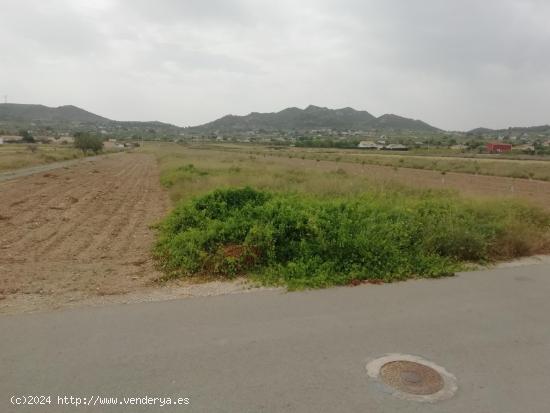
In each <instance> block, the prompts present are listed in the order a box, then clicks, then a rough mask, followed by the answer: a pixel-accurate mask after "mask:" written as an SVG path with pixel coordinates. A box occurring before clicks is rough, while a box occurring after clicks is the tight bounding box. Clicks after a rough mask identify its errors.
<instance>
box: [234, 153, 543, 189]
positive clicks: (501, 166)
mask: <svg viewBox="0 0 550 413" xmlns="http://www.w3.org/2000/svg"><path fill="white" fill-rule="evenodd" d="M224 147H225V150H234V151H238V152H243V151H246V152H248V153H250V154H254V155H262V154H269V155H271V156H277V157H286V158H298V159H314V160H317V159H318V160H326V161H337V162H347V163H359V164H367V165H383V166H391V167H398V168H411V169H425V170H434V171H440V172H460V173H467V174H473V175H488V176H504V177H511V178H519V179H535V180H541V181H550V157H547V159H546V160H521V159H506V158H498V159H496V158H487V157H474V156H471V157H459V156H430V155H415V154H414V153H395V152H372V151H366V150H353V149H351V150H349V149H318V148H286V147H283V148H278V149H275V148H273V147H266V146H248V147H244V146H240V147H239V146H238V145H227V146H226V145H224Z"/></svg>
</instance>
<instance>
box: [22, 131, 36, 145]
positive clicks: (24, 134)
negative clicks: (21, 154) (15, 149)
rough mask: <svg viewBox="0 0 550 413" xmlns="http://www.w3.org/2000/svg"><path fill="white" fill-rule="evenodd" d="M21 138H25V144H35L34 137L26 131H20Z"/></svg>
mask: <svg viewBox="0 0 550 413" xmlns="http://www.w3.org/2000/svg"><path fill="white" fill-rule="evenodd" d="M19 136H21V137H22V138H23V142H25V143H34V137H33V136H32V134H31V133H30V132H29V131H28V130H26V129H21V130H20V131H19Z"/></svg>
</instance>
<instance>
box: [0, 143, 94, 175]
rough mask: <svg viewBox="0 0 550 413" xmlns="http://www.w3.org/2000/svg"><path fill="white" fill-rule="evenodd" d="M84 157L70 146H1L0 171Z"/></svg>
mask: <svg viewBox="0 0 550 413" xmlns="http://www.w3.org/2000/svg"><path fill="white" fill-rule="evenodd" d="M82 156H83V155H82V152H81V151H79V150H77V149H75V148H73V147H72V146H68V145H67V146H61V145H25V144H11V145H0V171H8V170H13V169H19V168H25V167H28V166H35V165H42V164H45V163H50V162H57V161H64V160H68V159H76V158H80V157H82Z"/></svg>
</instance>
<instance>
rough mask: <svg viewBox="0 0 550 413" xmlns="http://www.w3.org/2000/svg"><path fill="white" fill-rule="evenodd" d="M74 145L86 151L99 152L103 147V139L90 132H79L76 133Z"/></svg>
mask: <svg viewBox="0 0 550 413" xmlns="http://www.w3.org/2000/svg"><path fill="white" fill-rule="evenodd" d="M74 146H75V148H77V149H80V150H81V151H82V152H84V153H86V152H88V151H92V152H93V153H98V152H101V150H102V149H103V141H102V140H101V138H99V137H97V136H92V135H90V134H89V133H86V132H77V133H75V135H74Z"/></svg>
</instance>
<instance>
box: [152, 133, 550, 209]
mask: <svg viewBox="0 0 550 413" xmlns="http://www.w3.org/2000/svg"><path fill="white" fill-rule="evenodd" d="M147 150H149V151H152V152H154V153H156V154H157V156H158V157H159V160H160V166H161V171H162V179H163V182H164V185H165V186H166V187H167V188H168V190H169V192H170V196H171V198H172V200H174V201H177V200H180V199H182V198H184V199H185V198H187V197H189V196H190V195H195V194H202V193H204V192H206V191H208V190H211V189H215V188H219V187H230V186H239V185H241V186H242V185H252V186H254V187H257V188H260V189H269V190H282V191H287V190H288V191H299V192H311V193H317V194H327V195H346V194H357V193H362V192H365V191H368V190H372V189H373V188H377V189H381V190H383V189H384V188H387V187H395V186H396V185H397V186H403V187H404V188H422V189H437V190H450V191H456V192H458V193H460V194H463V195H467V196H473V197H476V198H477V197H479V198H490V199H494V198H503V199H512V200H521V201H527V202H531V203H533V204H536V205H538V206H541V207H543V208H550V182H546V181H538V180H535V179H533V180H530V179H517V178H511V177H503V176H486V175H473V174H466V173H457V172H445V173H442V172H440V171H434V170H428V169H411V168H404V167H399V166H395V167H389V166H381V165H372V164H368V163H365V164H361V163H358V162H343V161H341V160H340V161H336V160H323V158H321V159H320V160H317V159H310V157H309V156H303V157H302V156H298V154H297V153H293V154H292V157H288V156H287V154H283V153H279V152H278V151H271V152H259V153H254V154H251V153H249V152H250V146H241V147H239V146H236V145H235V146H232V147H231V148H229V150H226V149H220V148H219V147H217V146H215V145H212V146H209V147H199V148H194V147H184V146H181V145H179V146H178V145H173V144H165V145H154V146H149V147H148V148H147ZM331 156H334V155H331ZM388 157H390V156H388ZM491 162H497V163H498V162H504V161H491ZM512 162H514V161H512ZM522 162H526V161H522ZM535 163H536V162H535ZM539 163H542V164H543V165H544V166H545V167H546V168H550V163H546V162H539ZM189 164H193V166H194V170H192V169H188V170H185V165H189ZM537 165H538V163H537ZM546 165H548V166H546ZM178 168H180V169H178Z"/></svg>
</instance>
